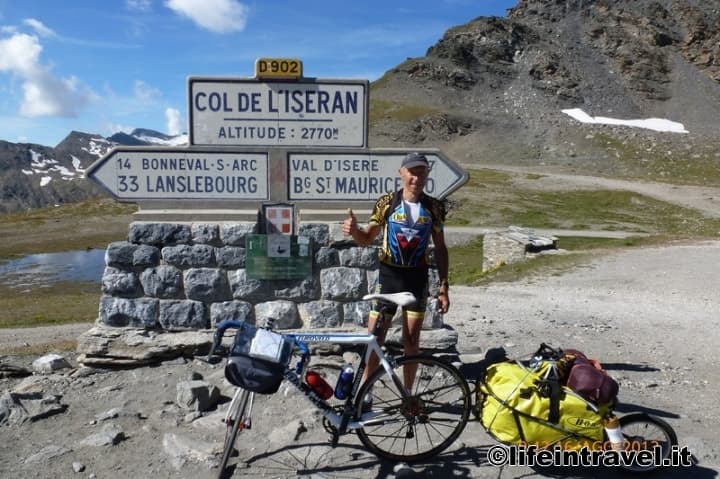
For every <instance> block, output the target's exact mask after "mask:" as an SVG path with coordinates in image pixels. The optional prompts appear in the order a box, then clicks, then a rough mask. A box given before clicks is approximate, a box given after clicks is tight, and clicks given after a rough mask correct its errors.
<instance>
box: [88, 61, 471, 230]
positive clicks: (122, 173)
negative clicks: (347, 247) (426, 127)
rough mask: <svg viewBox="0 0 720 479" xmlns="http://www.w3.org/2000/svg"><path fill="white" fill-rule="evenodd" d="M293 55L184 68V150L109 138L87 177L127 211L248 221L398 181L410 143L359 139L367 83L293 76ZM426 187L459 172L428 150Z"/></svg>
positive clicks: (366, 200) (364, 203)
mask: <svg viewBox="0 0 720 479" xmlns="http://www.w3.org/2000/svg"><path fill="white" fill-rule="evenodd" d="M302 72H303V67H302V62H300V61H299V60H296V59H292V58H261V59H258V60H257V61H256V63H255V77H254V78H217V77H190V78H189V79H188V111H189V134H188V136H189V141H190V145H189V146H188V147H186V148H167V147H117V148H115V149H113V150H112V151H111V152H110V153H108V154H107V155H106V156H104V157H103V158H101V159H100V160H98V161H96V162H95V163H93V164H92V165H91V166H90V167H89V168H88V171H87V175H88V178H90V179H91V180H93V181H95V182H96V183H98V184H99V185H100V186H102V187H103V188H104V189H106V190H107V191H108V192H109V193H110V194H111V195H113V196H114V197H115V198H116V199H118V200H120V201H129V202H137V203H139V205H140V210H139V211H138V213H136V214H135V218H136V219H138V220H160V221H168V220H172V221H195V220H198V219H203V220H211V219H218V220H244V221H247V220H250V221H252V220H255V219H257V212H258V210H259V209H260V208H261V207H263V205H266V204H268V203H274V204H291V205H293V208H295V207H296V208H297V209H296V210H295V213H296V214H297V217H298V218H299V217H300V216H302V218H303V219H304V220H307V219H326V218H328V217H332V218H334V219H336V218H338V217H339V216H340V215H342V214H344V210H345V209H346V208H347V207H348V206H352V207H353V208H355V209H356V210H362V209H364V208H368V209H369V208H370V207H372V204H373V203H374V201H375V200H376V199H377V198H378V197H379V196H381V195H382V194H385V193H388V192H391V191H395V190H397V189H398V188H400V187H401V182H400V179H399V177H398V169H399V166H400V163H401V160H402V157H403V156H404V155H405V154H407V153H408V152H409V151H410V150H403V149H372V148H368V118H369V104H370V103H369V82H368V81H367V80H348V79H344V80H330V79H316V78H305V77H303V76H302V75H303V73H302ZM416 151H419V152H420V153H424V154H425V155H426V156H427V157H428V159H429V161H430V163H431V172H430V176H429V177H428V182H427V186H426V192H427V193H428V194H429V195H432V196H435V197H437V198H441V199H442V198H445V197H446V196H448V195H449V194H451V193H452V192H453V191H455V190H457V189H458V188H460V187H461V186H462V185H463V184H464V183H465V182H467V180H468V175H467V173H466V172H465V171H463V170H462V168H460V167H459V166H458V165H457V164H455V163H454V162H452V161H451V160H450V159H449V158H447V157H446V156H445V155H444V154H443V153H442V152H440V151H438V150H416Z"/></svg>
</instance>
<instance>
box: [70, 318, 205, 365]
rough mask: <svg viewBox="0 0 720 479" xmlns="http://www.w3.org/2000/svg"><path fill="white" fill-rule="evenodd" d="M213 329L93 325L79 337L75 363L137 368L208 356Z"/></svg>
mask: <svg viewBox="0 0 720 479" xmlns="http://www.w3.org/2000/svg"><path fill="white" fill-rule="evenodd" d="M213 332H214V331H212V330H197V331H180V332H167V331H160V330H149V329H134V328H113V327H108V326H96V327H94V328H92V329H90V330H89V331H86V332H85V333H83V334H81V335H80V337H79V338H78V346H77V352H78V354H79V355H78V358H77V362H78V363H80V364H82V365H83V366H91V367H112V366H116V367H136V366H145V365H148V364H156V363H158V362H161V361H166V360H169V359H175V358H178V357H181V356H196V355H200V354H207V352H208V351H209V350H210V347H211V346H212V339H213Z"/></svg>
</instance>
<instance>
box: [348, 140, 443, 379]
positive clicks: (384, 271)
mask: <svg viewBox="0 0 720 479" xmlns="http://www.w3.org/2000/svg"><path fill="white" fill-rule="evenodd" d="M429 173H430V164H429V162H428V160H427V158H426V157H425V155H422V154H419V153H409V154H408V155H406V156H405V157H404V158H403V160H402V163H401V165H400V170H399V175H400V179H401V180H402V184H403V188H402V189H401V190H399V191H396V192H393V193H387V194H385V195H383V196H381V197H380V198H379V199H378V200H377V202H376V203H375V207H374V208H373V211H372V214H371V215H370V221H369V223H368V226H367V228H366V229H363V228H361V227H359V226H358V224H357V219H356V218H355V214H354V213H353V211H352V209H348V216H347V218H346V219H345V221H344V222H343V225H342V231H343V234H345V235H348V236H351V237H352V238H353V240H355V242H357V243H358V244H361V245H370V244H372V243H373V241H374V240H375V238H376V237H377V235H378V234H379V233H380V232H381V231H382V234H383V237H382V247H381V248H380V252H379V254H380V271H379V273H380V274H379V279H378V284H377V290H376V292H377V293H383V294H384V293H398V292H402V291H410V292H411V293H413V295H415V297H416V298H417V302H416V303H415V304H414V305H410V306H408V307H406V308H403V348H404V353H405V355H407V356H409V355H413V354H417V353H418V352H419V351H420V330H421V329H422V322H423V318H424V317H425V309H426V303H427V295H428V287H427V286H428V246H429V244H430V239H431V238H432V242H433V244H434V245H435V263H436V265H437V270H438V274H439V276H440V289H439V292H438V309H439V311H440V312H441V313H443V314H444V313H446V312H447V311H448V309H449V307H450V299H449V296H448V295H449V291H448V262H449V261H448V251H447V246H446V245H445V236H444V233H443V224H444V221H445V205H444V204H443V203H442V202H441V201H440V200H438V199H436V198H433V197H431V196H429V195H427V194H425V193H424V189H425V183H426V181H427V178H428V174H429ZM396 309H397V306H396V305H387V306H386V307H385V308H384V309H383V311H384V313H385V315H386V317H385V321H384V327H383V330H382V331H381V333H380V334H379V335H378V342H379V343H380V344H383V342H384V341H385V335H386V333H387V328H388V326H389V325H390V321H391V320H392V317H393V316H394V315H395V311H396ZM379 314H380V313H379V306H378V305H377V304H374V305H373V309H372V311H371V312H370V315H369V317H368V330H369V331H371V332H372V331H373V328H374V327H375V322H376V321H377V318H378V316H379ZM377 366H378V359H377V357H376V356H375V355H374V354H373V355H372V357H371V358H370V360H369V361H368V365H367V368H366V369H365V373H364V375H363V376H364V377H363V379H367V377H368V376H369V375H370V374H371V373H372V372H373V371H374V370H375V369H376V368H377ZM415 373H416V368H413V367H408V368H405V369H404V378H403V380H404V382H405V387H406V388H407V389H408V390H409V389H410V387H411V385H412V384H413V381H414V380H415Z"/></svg>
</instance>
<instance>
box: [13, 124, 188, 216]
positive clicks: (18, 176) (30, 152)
mask: <svg viewBox="0 0 720 479" xmlns="http://www.w3.org/2000/svg"><path fill="white" fill-rule="evenodd" d="M182 144H187V135H178V136H174V137H173V136H168V135H164V134H162V133H159V132H156V131H153V130H146V129H137V130H134V131H133V132H132V133H130V134H125V133H117V134H115V135H113V136H111V137H110V138H103V137H102V136H100V135H93V134H89V133H81V132H77V131H73V132H71V133H70V134H69V135H68V136H67V137H66V138H65V139H64V140H62V141H61V142H60V143H58V144H57V145H56V146H55V148H51V147H48V146H42V145H35V144H31V143H9V142H6V141H0V213H10V212H14V211H21V210H27V209H30V208H40V207H44V206H49V205H53V204H59V203H67V202H73V201H80V200H83V199H86V198H88V197H96V196H101V195H105V194H106V193H104V192H103V191H102V190H101V189H100V188H98V187H97V186H96V185H95V184H94V183H92V182H90V181H88V180H87V179H86V178H85V170H86V169H87V168H88V167H89V166H90V165H91V164H92V163H94V162H95V161H96V160H98V159H99V158H102V157H103V156H104V155H105V154H106V153H107V152H109V151H110V150H111V149H112V148H113V147H115V146H117V145H136V146H137V145H164V146H175V145H182Z"/></svg>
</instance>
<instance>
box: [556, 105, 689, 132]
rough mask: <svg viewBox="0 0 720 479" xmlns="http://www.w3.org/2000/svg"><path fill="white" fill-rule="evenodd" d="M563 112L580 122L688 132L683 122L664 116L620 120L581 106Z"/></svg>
mask: <svg viewBox="0 0 720 479" xmlns="http://www.w3.org/2000/svg"><path fill="white" fill-rule="evenodd" d="M562 112H563V113H565V114H566V115H568V116H571V117H572V118H574V119H576V120H577V121H579V122H580V123H592V124H600V125H623V126H631V127H634V128H645V129H648V130H654V131H661V132H670V133H688V131H687V130H686V129H685V126H684V125H683V124H682V123H678V122H675V121H670V120H666V119H664V118H648V119H646V120H618V119H617V118H607V117H604V116H595V117H592V116H590V115H588V114H587V113H585V112H584V111H583V110H581V109H580V108H571V109H568V110H562Z"/></svg>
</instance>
